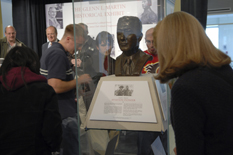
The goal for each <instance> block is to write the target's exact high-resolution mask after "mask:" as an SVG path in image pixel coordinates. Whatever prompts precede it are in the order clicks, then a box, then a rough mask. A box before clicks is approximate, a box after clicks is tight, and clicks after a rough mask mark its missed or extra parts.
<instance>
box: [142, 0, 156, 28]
mask: <svg viewBox="0 0 233 155" xmlns="http://www.w3.org/2000/svg"><path fill="white" fill-rule="evenodd" d="M139 5H141V6H138V8H141V11H140V10H139V12H140V13H139V14H138V17H139V19H140V20H141V22H142V24H156V23H158V11H157V0H141V4H140V3H139Z"/></svg>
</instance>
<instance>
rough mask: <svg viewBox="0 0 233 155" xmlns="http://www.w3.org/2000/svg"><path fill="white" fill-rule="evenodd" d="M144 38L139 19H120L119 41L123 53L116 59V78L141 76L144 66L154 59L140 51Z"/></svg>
mask: <svg viewBox="0 0 233 155" xmlns="http://www.w3.org/2000/svg"><path fill="white" fill-rule="evenodd" d="M142 36H143V34H142V23H141V21H140V20H139V18H138V17H133V16H124V17H121V18H119V20H118V23H117V41H118V44H119V47H120V49H121V50H122V52H123V53H122V54H121V55H120V56H118V57H117V59H116V65H115V75H116V76H139V75H140V74H141V71H142V68H143V66H144V64H145V63H146V62H147V61H148V60H150V59H152V57H151V56H149V55H147V54H145V53H144V52H142V51H141V50H140V49H139V42H140V41H141V39H142Z"/></svg>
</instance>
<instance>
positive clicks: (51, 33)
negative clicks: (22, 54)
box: [42, 26, 59, 55]
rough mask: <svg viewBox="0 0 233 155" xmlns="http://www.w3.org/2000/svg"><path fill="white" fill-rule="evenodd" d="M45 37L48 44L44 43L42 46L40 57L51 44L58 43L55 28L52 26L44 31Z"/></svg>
mask: <svg viewBox="0 0 233 155" xmlns="http://www.w3.org/2000/svg"><path fill="white" fill-rule="evenodd" d="M46 36H47V39H48V41H49V42H46V43H44V44H43V45H42V55H43V54H44V53H45V51H46V49H48V48H49V47H51V46H52V43H53V42H58V41H59V40H58V39H57V28H56V27H54V26H49V27H47V29H46Z"/></svg>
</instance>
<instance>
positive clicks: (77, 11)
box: [59, 0, 174, 155]
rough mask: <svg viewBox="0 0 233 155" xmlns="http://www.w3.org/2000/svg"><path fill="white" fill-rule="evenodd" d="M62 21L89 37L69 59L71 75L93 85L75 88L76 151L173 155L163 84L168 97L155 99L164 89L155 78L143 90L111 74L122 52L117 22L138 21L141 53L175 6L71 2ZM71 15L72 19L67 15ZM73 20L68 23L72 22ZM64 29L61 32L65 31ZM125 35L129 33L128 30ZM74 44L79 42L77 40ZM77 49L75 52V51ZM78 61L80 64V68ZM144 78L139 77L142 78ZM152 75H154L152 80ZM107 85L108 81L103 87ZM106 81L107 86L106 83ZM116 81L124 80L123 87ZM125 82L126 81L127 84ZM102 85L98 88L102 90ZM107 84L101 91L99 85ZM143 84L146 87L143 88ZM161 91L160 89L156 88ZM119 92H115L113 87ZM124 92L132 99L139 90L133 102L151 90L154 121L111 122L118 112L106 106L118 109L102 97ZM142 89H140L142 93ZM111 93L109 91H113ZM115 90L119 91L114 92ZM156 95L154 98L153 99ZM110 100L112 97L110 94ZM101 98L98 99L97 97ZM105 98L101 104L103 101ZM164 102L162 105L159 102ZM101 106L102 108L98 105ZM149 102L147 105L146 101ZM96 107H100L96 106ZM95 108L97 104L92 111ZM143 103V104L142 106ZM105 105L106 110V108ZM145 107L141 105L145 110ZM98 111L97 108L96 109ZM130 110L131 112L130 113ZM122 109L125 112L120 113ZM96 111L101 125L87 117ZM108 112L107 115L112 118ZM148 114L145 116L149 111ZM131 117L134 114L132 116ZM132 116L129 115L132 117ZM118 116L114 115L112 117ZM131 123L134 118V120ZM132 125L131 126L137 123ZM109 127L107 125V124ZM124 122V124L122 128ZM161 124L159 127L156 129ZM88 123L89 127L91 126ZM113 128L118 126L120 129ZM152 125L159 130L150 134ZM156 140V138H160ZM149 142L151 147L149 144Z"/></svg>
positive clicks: (138, 0) (150, 1)
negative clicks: (148, 33) (122, 19)
mask: <svg viewBox="0 0 233 155" xmlns="http://www.w3.org/2000/svg"><path fill="white" fill-rule="evenodd" d="M62 9H63V20H62V18H59V20H60V21H61V22H62V24H63V25H64V26H65V25H67V24H70V23H71V22H72V23H73V24H78V25H80V26H82V27H83V29H84V30H85V31H86V32H87V33H88V36H87V38H85V43H84V45H83V46H82V48H81V50H80V49H79V48H78V47H76V50H75V51H77V52H76V53H75V55H73V59H74V60H75V61H74V66H77V67H74V68H73V70H74V72H75V74H76V77H77V80H78V77H79V76H80V75H82V74H89V75H90V76H91V78H92V82H91V83H88V84H81V85H77V87H76V90H77V91H76V97H77V104H78V105H79V106H78V109H77V111H78V117H79V119H78V120H79V124H80V129H79V130H80V131H79V144H80V145H79V151H80V154H87V155H89V154H90V155H92V154H95V155H98V154H100V155H104V154H106V155H110V154H129V155H133V154H135V155H136V154H154V152H153V151H158V152H160V153H162V154H163V153H164V154H171V153H170V152H172V151H170V150H171V149H170V148H169V147H171V146H172V147H173V144H174V143H173V142H172V143H169V141H170V140H169V139H170V138H171V136H170V135H169V133H168V131H169V132H170V129H169V128H171V127H170V120H169V106H170V105H169V101H170V87H168V85H165V90H166V95H162V96H161V94H159V90H158V89H159V88H160V91H161V92H163V91H162V88H163V87H164V85H161V86H160V84H159V83H158V81H157V82H156V81H155V80H154V79H153V78H152V79H153V80H151V77H150V78H149V80H148V81H146V80H145V81H146V83H148V86H147V87H145V88H144V87H141V89H140V88H138V87H140V84H139V83H143V80H142V81H141V80H137V78H140V77H141V76H139V77H136V80H134V78H135V77H132V78H129V77H127V78H124V79H123V80H116V79H119V77H116V76H115V75H114V73H115V72H114V71H115V67H117V66H116V63H115V61H116V58H117V57H118V56H120V55H121V54H122V51H121V49H120V47H119V45H118V41H117V22H118V19H119V18H120V17H123V16H134V17H137V18H138V19H140V20H141V22H142V33H143V36H142V38H141V41H140V43H139V48H140V49H141V50H142V51H145V50H147V46H146V43H145V33H146V31H147V30H148V29H150V28H152V27H155V26H156V24H157V23H158V22H159V21H160V20H162V19H163V18H164V16H165V15H166V14H169V13H171V12H172V11H173V10H174V1H172V0H166V1H165V0H127V1H125V0H100V1H75V0H74V1H72V3H63V4H62ZM71 11H72V14H71ZM71 19H72V20H71ZM64 28H65V27H64ZM126 31H127V30H126ZM76 39H78V38H76ZM78 49H79V50H78ZM80 62H81V64H80ZM142 76H143V75H142ZM151 76H152V75H151ZM106 81H107V82H106ZM109 81H110V82H109ZM116 81H123V82H122V83H121V85H119V84H118V83H117V84H116V83H115V82H116ZM127 81H128V82H127ZM100 85H101V86H100ZM103 85H105V86H103ZM146 85H147V84H146ZM159 86H160V87H159ZM116 87H117V88H116ZM120 87H122V89H126V87H129V89H130V90H133V91H134V92H133V93H135V94H136V92H137V90H138V89H139V90H140V91H138V93H139V94H141V97H140V95H139V96H137V97H135V98H136V99H137V98H143V97H144V96H145V94H143V93H144V92H146V91H144V92H143V91H142V90H143V89H149V90H148V92H149V94H150V95H149V97H148V98H150V97H151V98H152V102H154V101H155V100H156V101H158V103H157V106H155V104H154V103H153V104H152V109H153V106H154V108H155V109H157V112H156V110H155V111H153V112H154V113H155V115H156V119H157V120H156V121H157V122H148V121H146V120H147V119H144V120H142V122H140V121H138V120H137V119H138V118H136V119H135V120H134V119H132V120H131V119H130V120H129V121H127V120H124V119H125V117H123V116H122V119H123V120H122V119H111V116H112V115H111V114H113V113H114V114H116V113H117V112H119V111H121V110H122V109H121V108H124V107H119V106H109V105H110V104H114V105H115V104H116V103H115V102H114V101H113V100H114V99H111V102H107V101H108V98H109V96H107V97H106V96H104V95H102V96H101V97H99V96H100V94H101V93H102V94H104V93H106V94H108V92H109V91H113V90H114V91H115V93H116V91H117V89H121V88H120ZM142 88H143V89H142ZM112 89H113V90H112ZM118 91H119V90H118ZM154 94H156V95H154ZM110 96H111V95H110ZM113 96H114V97H117V99H118V100H121V99H123V100H124V99H128V100H130V99H132V96H130V97H129V96H127V98H126V97H125V96H123V97H121V96H120V97H119V96H118V95H116V94H115V95H114V93H113ZM98 97H99V98H98ZM105 97H106V98H107V99H106V100H107V101H106V100H104V98H105ZM161 100H163V102H166V103H165V106H164V107H162V104H161V103H159V102H161ZM102 101H103V104H105V105H104V106H103V107H101V103H99V102H102ZM145 101H146V102H147V101H148V100H147V99H145ZM97 103H98V104H97ZM93 104H97V105H98V106H95V107H94V105H93ZM144 104H146V103H144ZM106 105H108V106H106ZM130 106H131V108H133V109H136V111H137V112H136V113H137V114H139V112H138V111H140V110H141V111H143V108H142V109H140V108H138V107H137V106H138V105H137V106H135V104H134V106H133V107H132V104H131V105H130ZM144 106H145V105H144ZM96 107H101V108H102V109H101V108H97V109H96ZM129 109H130V108H129ZM123 110H125V109H123ZM93 111H94V112H95V111H97V112H99V111H100V112H99V113H98V114H101V113H103V115H102V117H100V118H99V120H98V119H97V120H91V119H93V118H94V119H95V118H96V115H98V114H96V115H94V116H91V113H94V112H93ZM110 113H111V114H110ZM146 113H147V112H145V110H144V112H142V114H140V116H143V115H146ZM148 113H149V112H148ZM134 114H135V111H134ZM130 115H133V114H132V111H131V113H130ZM116 117H118V115H117V114H116ZM134 118H135V117H134ZM160 120H161V121H160ZM134 121H135V122H136V124H135V122H134ZM109 122H110V123H109ZM122 122H123V123H122ZM159 123H160V124H159ZM90 124H91V125H90ZM117 124H121V125H120V126H119V125H117ZM153 124H157V125H158V124H159V128H158V130H156V129H157V127H156V129H152V128H153V126H151V125H153ZM158 137H159V138H158ZM152 143H153V144H152Z"/></svg>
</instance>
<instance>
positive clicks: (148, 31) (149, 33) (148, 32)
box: [145, 28, 154, 39]
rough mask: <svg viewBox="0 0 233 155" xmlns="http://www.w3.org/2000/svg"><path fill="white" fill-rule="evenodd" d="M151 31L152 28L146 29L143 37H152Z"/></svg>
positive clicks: (152, 30)
mask: <svg viewBox="0 0 233 155" xmlns="http://www.w3.org/2000/svg"><path fill="white" fill-rule="evenodd" d="M153 32H154V28H150V29H149V30H147V31H146V36H145V39H146V38H147V37H152V38H153Z"/></svg>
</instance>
